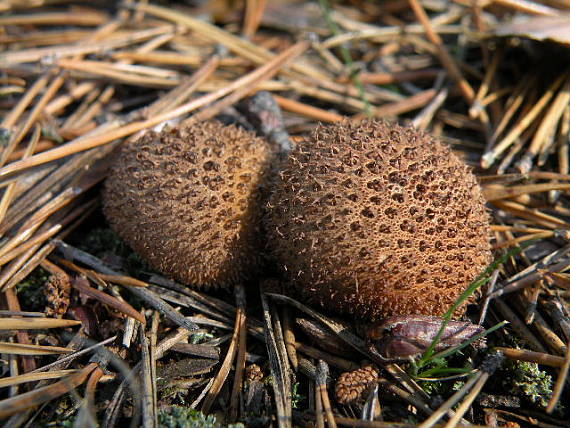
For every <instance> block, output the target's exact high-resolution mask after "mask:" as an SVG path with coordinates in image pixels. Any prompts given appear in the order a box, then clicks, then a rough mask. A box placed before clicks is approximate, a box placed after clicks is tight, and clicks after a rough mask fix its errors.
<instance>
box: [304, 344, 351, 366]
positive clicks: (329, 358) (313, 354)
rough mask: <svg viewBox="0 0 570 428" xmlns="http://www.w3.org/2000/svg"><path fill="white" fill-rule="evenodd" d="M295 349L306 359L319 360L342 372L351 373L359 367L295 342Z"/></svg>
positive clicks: (343, 359)
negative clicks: (306, 357)
mask: <svg viewBox="0 0 570 428" xmlns="http://www.w3.org/2000/svg"><path fill="white" fill-rule="evenodd" d="M295 348H296V350H297V351H299V352H301V353H303V354H305V355H306V356H308V357H311V358H315V359H321V360H323V361H325V362H326V363H327V364H330V365H331V366H334V367H336V368H338V369H340V370H343V371H347V372H348V371H352V370H356V369H358V368H359V367H360V366H359V365H358V364H356V363H353V362H352V361H349V360H347V359H345V358H341V357H338V356H336V355H331V354H329V353H327V352H324V351H321V350H320V349H316V348H313V347H311V346H307V345H305V344H303V343H301V342H295Z"/></svg>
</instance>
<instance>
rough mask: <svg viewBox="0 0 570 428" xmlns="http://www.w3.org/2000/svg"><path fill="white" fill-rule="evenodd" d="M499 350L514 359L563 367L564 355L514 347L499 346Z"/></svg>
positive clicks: (497, 348)
mask: <svg viewBox="0 0 570 428" xmlns="http://www.w3.org/2000/svg"><path fill="white" fill-rule="evenodd" d="M495 349H496V350H497V351H499V352H502V353H503V354H504V355H505V357H507V358H511V359H513V360H520V361H528V362H531V363H537V364H544V365H546V366H551V367H562V365H563V364H564V361H565V360H564V357H559V356H557V355H551V354H545V353H543V352H533V351H527V350H526V349H513V348H504V347H502V346H497V347H496V348H495Z"/></svg>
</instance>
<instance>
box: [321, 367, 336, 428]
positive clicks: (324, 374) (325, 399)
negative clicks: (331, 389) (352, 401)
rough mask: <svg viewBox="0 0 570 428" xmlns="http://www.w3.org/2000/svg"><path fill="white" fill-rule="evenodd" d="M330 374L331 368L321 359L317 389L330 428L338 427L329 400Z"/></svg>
mask: <svg viewBox="0 0 570 428" xmlns="http://www.w3.org/2000/svg"><path fill="white" fill-rule="evenodd" d="M328 375H329V368H328V366H327V363H325V362H324V361H323V360H319V363H318V364H317V389H318V391H319V393H320V395H321V401H322V404H323V410H324V412H325V415H326V416H327V423H328V426H329V427H330V428H336V426H337V425H336V422H335V420H334V414H333V411H332V408H331V402H330V400H329V393H328V390H327V378H328Z"/></svg>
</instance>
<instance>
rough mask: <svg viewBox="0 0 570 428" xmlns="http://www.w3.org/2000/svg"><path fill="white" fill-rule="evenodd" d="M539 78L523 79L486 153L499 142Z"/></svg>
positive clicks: (509, 101)
mask: <svg viewBox="0 0 570 428" xmlns="http://www.w3.org/2000/svg"><path fill="white" fill-rule="evenodd" d="M536 80H537V78H536V77H535V76H530V77H525V78H523V79H522V80H521V81H520V82H519V83H518V84H517V86H516V87H515V89H514V90H513V93H512V95H511V96H510V97H509V99H508V100H507V102H506V105H505V109H506V110H505V111H504V113H503V115H502V117H501V119H500V120H499V122H498V124H497V126H496V128H495V130H494V131H493V134H492V135H491V138H490V140H489V141H488V142H487V147H485V152H488V151H490V150H491V149H492V147H493V146H494V144H495V143H496V141H497V138H498V137H499V135H501V134H502V133H503V131H504V130H505V128H506V126H507V124H508V123H509V122H510V120H511V118H512V117H513V116H514V114H515V113H516V112H517V111H518V109H519V107H520V106H521V104H522V103H523V101H524V100H525V98H526V96H527V95H528V93H529V91H530V89H531V88H532V87H534V85H535V84H536Z"/></svg>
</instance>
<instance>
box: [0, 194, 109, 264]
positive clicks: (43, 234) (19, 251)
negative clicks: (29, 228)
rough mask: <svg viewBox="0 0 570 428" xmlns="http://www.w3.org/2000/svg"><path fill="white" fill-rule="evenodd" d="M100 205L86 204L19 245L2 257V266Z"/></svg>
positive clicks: (94, 201)
mask: <svg viewBox="0 0 570 428" xmlns="http://www.w3.org/2000/svg"><path fill="white" fill-rule="evenodd" d="M97 204H98V201H97V200H92V201H90V202H87V203H86V204H84V205H82V206H80V207H78V208H77V209H75V210H73V211H72V212H71V213H70V214H69V215H67V216H66V217H65V218H64V219H63V220H61V221H60V222H57V223H56V224H54V225H53V226H51V227H49V228H48V229H47V230H46V231H45V232H41V233H37V234H36V235H35V236H34V237H33V238H31V239H29V240H28V241H26V242H25V243H23V244H20V245H18V246H17V247H16V248H14V249H13V250H11V251H9V252H7V253H6V254H4V255H3V256H2V257H0V266H3V265H5V264H6V263H8V262H9V261H11V260H13V259H14V258H16V257H17V256H19V255H20V254H22V253H23V252H25V251H27V250H29V249H30V248H32V247H34V246H36V245H41V244H43V243H45V242H46V241H47V240H48V239H50V238H51V237H53V236H55V235H56V234H57V233H59V232H60V231H61V230H62V229H63V228H64V227H65V226H67V225H68V224H70V223H71V222H72V221H74V220H76V219H77V218H79V217H82V216H84V215H85V213H87V212H91V211H92V210H93V209H94V208H95V207H96V206H97Z"/></svg>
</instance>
